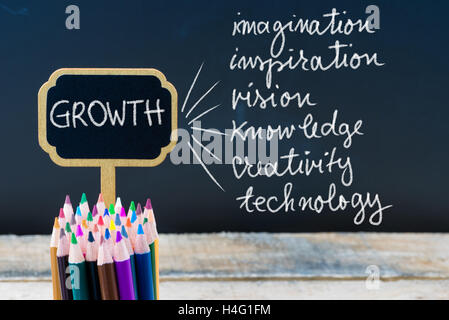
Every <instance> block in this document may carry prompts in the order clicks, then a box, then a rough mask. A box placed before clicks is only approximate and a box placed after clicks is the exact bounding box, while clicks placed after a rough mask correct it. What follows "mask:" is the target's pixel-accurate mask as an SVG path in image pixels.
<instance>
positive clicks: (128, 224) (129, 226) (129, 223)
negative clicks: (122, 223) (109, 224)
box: [126, 211, 136, 228]
mask: <svg viewBox="0 0 449 320" xmlns="http://www.w3.org/2000/svg"><path fill="white" fill-rule="evenodd" d="M133 214H134V215H135V214H136V213H135V212H134V211H133ZM132 226H133V225H132V224H131V220H130V219H129V218H127V219H126V227H127V228H131V227H132Z"/></svg>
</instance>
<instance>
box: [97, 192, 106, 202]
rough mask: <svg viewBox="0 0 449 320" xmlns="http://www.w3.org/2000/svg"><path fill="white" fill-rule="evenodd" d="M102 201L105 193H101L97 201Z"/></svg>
mask: <svg viewBox="0 0 449 320" xmlns="http://www.w3.org/2000/svg"><path fill="white" fill-rule="evenodd" d="M100 202H104V200H103V195H102V194H101V193H100V194H99V195H98V200H97V203H100Z"/></svg>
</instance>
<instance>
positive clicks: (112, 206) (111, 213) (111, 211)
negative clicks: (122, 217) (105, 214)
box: [109, 203, 115, 215]
mask: <svg viewBox="0 0 449 320" xmlns="http://www.w3.org/2000/svg"><path fill="white" fill-rule="evenodd" d="M109 214H110V215H113V214H115V209H114V205H113V204H112V203H111V205H110V206H109Z"/></svg>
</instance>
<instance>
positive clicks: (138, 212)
mask: <svg viewBox="0 0 449 320" xmlns="http://www.w3.org/2000/svg"><path fill="white" fill-rule="evenodd" d="M136 214H137V215H138V216H140V215H141V214H142V206H141V205H140V202H139V203H138V204H137V209H136Z"/></svg>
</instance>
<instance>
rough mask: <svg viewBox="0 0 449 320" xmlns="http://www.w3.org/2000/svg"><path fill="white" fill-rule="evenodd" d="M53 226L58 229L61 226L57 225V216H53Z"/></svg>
mask: <svg viewBox="0 0 449 320" xmlns="http://www.w3.org/2000/svg"><path fill="white" fill-rule="evenodd" d="M53 228H55V229H60V228H61V227H60V226H59V219H58V217H55V222H54V223H53Z"/></svg>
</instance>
